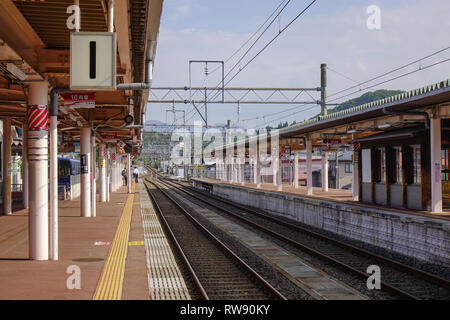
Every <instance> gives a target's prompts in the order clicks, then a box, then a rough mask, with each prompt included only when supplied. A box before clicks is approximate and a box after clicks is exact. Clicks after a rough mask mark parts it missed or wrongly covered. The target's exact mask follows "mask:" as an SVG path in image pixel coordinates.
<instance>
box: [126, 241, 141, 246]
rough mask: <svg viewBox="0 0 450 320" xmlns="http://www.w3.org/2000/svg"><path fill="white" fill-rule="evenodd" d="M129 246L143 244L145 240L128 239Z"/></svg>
mask: <svg viewBox="0 0 450 320" xmlns="http://www.w3.org/2000/svg"><path fill="white" fill-rule="evenodd" d="M128 245H129V246H143V245H144V241H128Z"/></svg>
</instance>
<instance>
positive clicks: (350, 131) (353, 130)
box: [347, 129, 357, 133]
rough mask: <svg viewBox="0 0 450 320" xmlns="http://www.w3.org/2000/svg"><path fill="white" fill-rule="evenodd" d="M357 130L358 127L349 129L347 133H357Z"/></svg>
mask: <svg viewBox="0 0 450 320" xmlns="http://www.w3.org/2000/svg"><path fill="white" fill-rule="evenodd" d="M356 132H357V131H356V129H350V130H347V133H356Z"/></svg>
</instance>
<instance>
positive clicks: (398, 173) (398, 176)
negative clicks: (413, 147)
mask: <svg viewBox="0 0 450 320" xmlns="http://www.w3.org/2000/svg"><path fill="white" fill-rule="evenodd" d="M394 150H395V181H396V182H397V183H402V179H403V176H402V164H403V155H402V148H401V147H395V148H394Z"/></svg>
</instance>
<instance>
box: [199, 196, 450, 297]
mask: <svg viewBox="0 0 450 320" xmlns="http://www.w3.org/2000/svg"><path fill="white" fill-rule="evenodd" d="M191 189H192V188H191ZM195 191H198V190H197V189H195ZM207 196H208V195H207ZM190 199H192V202H194V203H196V204H198V205H203V206H204V204H203V203H202V202H201V201H199V200H197V199H193V198H190ZM208 201H210V202H214V203H215V204H219V203H220V205H221V206H224V207H227V208H230V209H231V210H233V211H234V212H236V213H240V214H241V215H242V216H245V218H247V219H251V220H252V221H254V222H256V223H258V224H261V225H263V226H265V227H267V228H268V229H271V230H275V231H276V232H278V233H281V234H283V235H285V236H287V237H289V238H291V239H293V240H296V241H299V242H302V243H308V241H307V242H305V239H304V238H305V237H304V236H301V237H300V236H299V235H298V232H296V231H293V230H292V229H289V228H287V227H284V226H281V225H279V224H277V223H275V222H270V221H267V220H266V219H263V218H259V217H255V216H253V215H252V214H249V213H245V212H244V211H242V210H238V209H236V208H233V207H230V206H229V205H226V204H224V203H221V202H217V200H213V199H211V198H208ZM253 209H254V208H253ZM212 210H215V209H212ZM221 215H223V216H226V217H228V218H230V219H233V220H234V221H235V222H236V223H239V224H240V225H243V226H246V224H245V223H244V222H241V221H239V220H237V219H235V218H232V217H230V216H229V215H227V214H226V213H221ZM274 217H276V218H278V219H280V217H279V216H274ZM281 220H284V221H286V222H289V223H293V224H296V225H298V226H301V227H305V228H308V229H313V230H314V231H316V232H318V233H321V234H324V235H327V236H330V237H332V238H336V239H338V240H340V241H343V240H344V241H343V242H346V243H349V244H352V245H355V246H357V245H356V244H355V241H349V239H345V238H344V237H337V236H336V235H335V234H332V233H330V232H324V231H323V230H317V229H316V228H311V227H310V226H306V225H303V224H301V223H298V222H297V223H295V222H294V221H292V220H289V219H281ZM246 228H249V229H254V228H252V227H249V226H246ZM252 231H254V232H256V233H257V234H259V235H260V236H262V237H264V238H266V239H269V240H271V241H273V242H275V243H277V244H278V245H279V246H281V247H284V248H286V249H288V250H289V251H290V252H292V253H294V254H296V255H297V256H298V257H300V258H301V259H304V260H305V261H307V262H309V263H311V264H313V265H315V266H317V267H318V268H319V269H322V270H323V271H325V272H326V273H328V274H329V275H330V276H333V277H335V278H336V279H338V280H340V281H342V282H344V283H346V284H348V285H350V286H351V287H353V288H355V289H356V290H358V291H360V292H361V293H363V294H365V295H367V296H368V297H370V298H372V299H395V296H393V295H392V294H390V293H387V292H384V291H378V290H369V289H367V286H366V281H365V280H362V279H361V278H360V277H357V276H354V275H352V274H349V273H348V272H344V273H343V272H342V270H341V269H340V268H338V267H336V266H335V265H334V264H330V263H329V262H327V261H325V260H323V259H321V258H317V257H315V256H314V255H311V254H308V253H305V252H303V251H301V250H299V249H297V248H294V247H291V246H288V245H286V244H285V243H284V242H283V241H281V240H278V239H276V238H274V237H272V236H270V235H266V234H265V233H264V232H262V231H259V230H252ZM314 242H316V239H315V238H310V240H309V243H308V245H310V244H313V245H314ZM358 244H359V245H358V246H357V247H360V248H363V249H366V250H368V251H372V252H376V253H378V254H380V255H384V253H385V252H384V251H386V250H379V251H378V252H377V251H374V250H371V249H373V248H370V247H373V246H367V245H366V246H362V245H361V243H358ZM330 248H331V246H330ZM380 251H381V252H380ZM347 255H348V253H347ZM354 256H355V259H360V257H359V255H354ZM384 256H387V257H389V258H394V257H392V255H384ZM347 259H348V258H347ZM395 260H397V261H399V262H402V263H405V261H404V260H402V259H395ZM408 262H410V261H408ZM405 264H406V263H405ZM368 265H370V264H368ZM377 265H379V266H380V267H381V270H388V271H387V272H386V273H385V274H383V273H382V277H383V276H385V277H386V278H391V280H392V279H393V280H396V279H397V278H399V277H400V276H401V278H402V279H403V278H404V273H403V272H402V273H401V274H399V273H398V272H397V271H396V270H394V269H392V268H391V267H388V266H386V267H384V265H383V263H381V262H379V263H377ZM408 265H411V264H410V263H408ZM411 266H413V267H416V266H415V265H414V264H412V265H411ZM426 266H429V264H426ZM421 267H422V268H421V269H422V270H424V271H428V272H430V271H431V270H430V268H425V269H424V265H423V264H422V265H421ZM431 269H432V270H434V272H435V273H436V269H437V270H442V267H439V266H435V265H433V268H431ZM447 271H448V270H447ZM409 278H410V281H411V282H408V283H414V286H413V287H415V288H414V289H415V290H416V292H417V293H420V296H421V297H424V298H427V299H449V291H448V290H445V289H440V290H437V289H436V288H435V286H434V285H431V286H430V285H429V284H428V283H426V282H424V281H422V280H420V279H419V280H418V279H417V278H416V277H414V276H409ZM388 283H391V282H388ZM394 283H395V281H394ZM418 283H420V288H419V287H418V286H417V284H418ZM402 288H404V289H405V291H408V289H409V288H408V286H406V287H405V286H403V287H402ZM417 289H419V290H421V291H422V292H419V291H417Z"/></svg>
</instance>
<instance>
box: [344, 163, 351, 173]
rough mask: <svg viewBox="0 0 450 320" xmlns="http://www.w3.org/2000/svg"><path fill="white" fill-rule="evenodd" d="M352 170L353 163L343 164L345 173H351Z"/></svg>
mask: <svg viewBox="0 0 450 320" xmlns="http://www.w3.org/2000/svg"><path fill="white" fill-rule="evenodd" d="M352 172H353V164H352V163H346V164H345V173H352Z"/></svg>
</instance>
